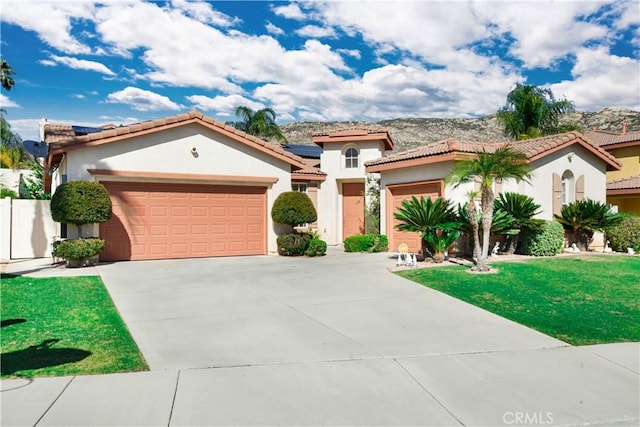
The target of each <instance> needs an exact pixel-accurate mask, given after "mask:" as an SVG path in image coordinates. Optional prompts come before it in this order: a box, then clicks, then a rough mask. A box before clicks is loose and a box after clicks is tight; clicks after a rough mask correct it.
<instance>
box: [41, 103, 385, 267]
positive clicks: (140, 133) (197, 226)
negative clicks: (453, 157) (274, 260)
mask: <svg viewBox="0 0 640 427" xmlns="http://www.w3.org/2000/svg"><path fill="white" fill-rule="evenodd" d="M42 138H43V140H44V141H46V142H47V143H48V145H49V155H48V168H49V169H50V170H51V171H52V173H51V176H50V179H49V182H48V183H47V185H48V186H49V188H50V189H51V191H52V192H55V189H56V187H57V186H58V185H60V184H61V183H63V182H68V181H77V180H94V181H99V182H101V183H102V184H104V186H105V187H106V188H107V190H108V191H109V193H110V195H111V199H112V203H113V217H112V219H111V220H109V221H108V222H106V223H104V224H100V225H99V226H98V225H96V226H94V227H93V229H87V230H84V231H83V233H84V234H86V235H99V236H100V237H102V238H104V239H105V240H106V241H107V247H106V249H105V251H104V252H103V253H102V255H101V260H103V261H108V260H125V259H131V260H134V259H163V258H186V257H205V256H226V255H257V254H269V253H275V252H276V251H277V244H276V238H277V235H278V234H280V233H281V232H282V231H284V230H283V229H282V226H281V225H279V224H274V223H273V221H272V220H271V215H270V211H271V206H272V205H273V202H274V201H275V199H276V198H277V197H278V195H280V194H281V193H282V192H285V191H291V190H292V189H293V190H297V191H305V192H307V193H308V194H309V196H310V198H311V199H312V201H313V202H314V204H315V205H316V208H317V210H318V212H319V219H318V221H317V223H315V224H309V227H310V228H315V229H317V230H318V232H319V233H320V234H321V236H322V238H323V239H325V240H326V241H327V243H328V244H337V243H341V242H342V240H343V239H344V237H346V236H348V235H350V234H357V233H359V232H361V231H362V224H363V221H364V211H363V206H364V196H363V194H362V190H363V188H364V183H365V172H364V162H365V161H366V160H370V159H374V158H377V157H380V156H382V155H384V153H385V150H386V149H391V148H393V142H392V140H391V138H390V136H389V134H388V133H387V132H386V131H379V130H378V131H368V130H362V129H351V130H347V131H344V130H343V131H338V132H333V133H328V134H322V135H316V136H314V142H316V144H318V145H319V146H321V147H323V148H324V149H323V150H322V154H321V159H320V161H321V162H322V165H323V169H325V170H320V169H318V168H317V167H316V166H317V159H315V160H314V159H313V158H310V159H309V158H303V157H301V156H298V155H296V154H293V153H291V152H289V151H287V150H285V149H284V148H283V146H281V145H279V144H272V143H269V142H266V141H264V140H261V139H259V138H256V137H254V136H251V135H248V134H246V133H244V132H241V131H238V130H237V129H235V128H233V127H231V126H228V125H225V124H224V123H222V122H219V121H216V120H214V119H212V118H209V117H206V116H204V115H203V114H201V113H199V112H197V111H191V112H189V113H185V114H179V115H175V116H171V117H166V118H163V119H157V120H151V121H147V122H142V123H137V124H133V125H129V126H121V127H112V126H109V127H107V128H95V129H89V128H73V127H71V126H68V125H56V124H50V123H43V126H42ZM294 151H295V150H294ZM312 157H313V156H312ZM73 232H74V230H73V228H71V229H69V230H68V231H62V234H66V235H68V236H69V237H75V236H73V235H72V233H73ZM67 233H68V234H67Z"/></svg>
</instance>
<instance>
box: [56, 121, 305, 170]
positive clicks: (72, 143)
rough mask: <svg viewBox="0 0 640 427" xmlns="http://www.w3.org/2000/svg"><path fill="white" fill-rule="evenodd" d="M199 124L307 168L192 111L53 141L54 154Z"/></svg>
mask: <svg viewBox="0 0 640 427" xmlns="http://www.w3.org/2000/svg"><path fill="white" fill-rule="evenodd" d="M193 123H198V124H201V125H202V126H205V127H207V128H209V129H211V130H213V131H215V132H218V133H220V134H222V135H225V136H227V137H229V138H231V139H233V140H235V141H238V142H241V143H243V144H245V145H248V146H250V147H252V148H255V149H257V150H258V151H261V152H263V153H266V154H268V155H271V156H273V157H276V158H278V159H280V160H283V161H285V162H286V163H289V164H291V165H293V166H296V167H299V168H305V167H306V166H307V165H306V164H305V163H304V161H303V160H302V158H301V157H299V156H296V155H294V154H291V153H287V154H284V150H283V153H279V152H277V151H275V150H273V149H271V148H269V147H268V145H267V144H269V143H268V142H266V141H264V140H261V139H259V138H256V137H255V136H253V135H248V134H245V133H244V132H241V131H238V130H237V129H235V128H233V127H231V126H229V125H226V124H224V123H222V122H218V121H216V120H214V119H211V118H209V117H206V116H204V115H203V114H202V113H200V112H197V111H190V112H189V113H185V114H179V115H177V116H171V117H166V118H164V119H157V120H152V121H148V122H142V123H136V124H133V125H129V126H122V127H118V128H115V129H108V130H105V131H102V132H97V133H93V134H88V135H83V136H80V137H76V138H73V139H71V140H69V141H68V142H67V143H63V144H60V143H52V144H51V145H52V149H51V150H50V153H49V154H50V155H51V154H58V153H65V152H67V151H71V150H75V149H79V148H85V147H92V146H96V145H102V144H108V143H111V142H117V141H122V140H125V139H129V138H133V137H138V136H142V135H148V134H151V133H156V132H160V131H163V130H167V129H172V128H176V127H180V126H185V125H188V124H193Z"/></svg>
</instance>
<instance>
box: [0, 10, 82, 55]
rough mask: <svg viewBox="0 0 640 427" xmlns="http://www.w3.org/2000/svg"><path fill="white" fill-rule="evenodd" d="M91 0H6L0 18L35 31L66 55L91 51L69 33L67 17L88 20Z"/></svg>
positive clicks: (69, 21) (68, 19) (69, 24)
mask: <svg viewBox="0 0 640 427" xmlns="http://www.w3.org/2000/svg"><path fill="white" fill-rule="evenodd" d="M93 11H94V4H93V3H91V2H84V1H78V2H66V1H65V2H62V1H61V2H44V1H36V2H33V1H20V2H17V1H16V2H14V1H12V2H10V4H5V5H4V6H3V8H2V20H3V21H5V22H9V23H11V24H15V25H19V26H20V27H22V28H24V29H25V30H30V31H35V32H36V33H37V34H38V36H39V37H40V38H41V39H42V40H43V41H45V43H47V44H48V45H49V46H52V47H54V48H56V49H58V50H60V51H61V52H65V53H70V54H87V53H91V48H90V47H89V46H88V45H86V44H84V43H83V42H81V41H80V40H78V39H77V38H76V37H74V36H72V35H71V20H72V19H73V20H76V21H77V20H83V19H91V18H92V16H93Z"/></svg>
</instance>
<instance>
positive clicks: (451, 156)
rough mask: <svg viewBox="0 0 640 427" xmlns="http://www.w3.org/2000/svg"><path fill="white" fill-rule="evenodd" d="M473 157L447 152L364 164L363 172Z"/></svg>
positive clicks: (468, 154) (467, 154) (471, 156)
mask: <svg viewBox="0 0 640 427" xmlns="http://www.w3.org/2000/svg"><path fill="white" fill-rule="evenodd" d="M474 156H475V155H474V154H471V153H462V152H449V153H443V154H437V155H432V156H422V157H414V158H411V159H403V160H398V161H393V162H388V163H378V164H374V165H370V166H367V165H366V164H365V172H367V173H376V172H382V171H390V170H396V169H403V168H408V167H414V166H422V165H427V164H432V163H444V162H450V161H455V160H466V159H469V158H473V157H474Z"/></svg>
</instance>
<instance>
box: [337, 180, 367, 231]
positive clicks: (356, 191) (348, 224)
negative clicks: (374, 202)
mask: <svg viewBox="0 0 640 427" xmlns="http://www.w3.org/2000/svg"><path fill="white" fill-rule="evenodd" d="M364 208H365V206H364V183H363V182H345V183H343V184H342V239H343V240H344V239H345V238H347V237H349V236H354V235H356V234H364Z"/></svg>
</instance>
